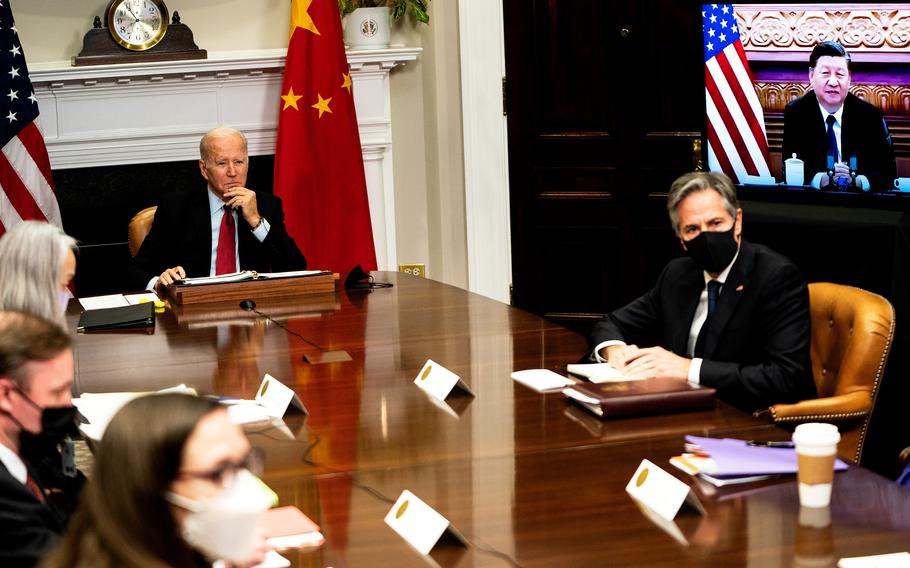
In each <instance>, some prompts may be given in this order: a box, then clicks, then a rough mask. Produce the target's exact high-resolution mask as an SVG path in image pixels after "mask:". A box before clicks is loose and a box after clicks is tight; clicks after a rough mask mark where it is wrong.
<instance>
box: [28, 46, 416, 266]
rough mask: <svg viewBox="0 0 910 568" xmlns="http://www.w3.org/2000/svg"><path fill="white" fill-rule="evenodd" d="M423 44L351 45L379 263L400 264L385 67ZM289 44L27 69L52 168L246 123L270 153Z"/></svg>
mask: <svg viewBox="0 0 910 568" xmlns="http://www.w3.org/2000/svg"><path fill="white" fill-rule="evenodd" d="M420 52H421V49H420V48H406V47H398V48H395V47H393V48H390V49H382V50H370V51H349V52H348V54H347V55H348V63H349V64H350V66H351V78H352V80H353V82H354V102H355V106H356V108H357V121H358V124H359V126H360V140H361V145H362V149H363V156H364V164H365V173H366V177H367V191H368V193H369V200H370V212H371V217H372V222H373V238H374V241H375V244H376V257H377V258H376V260H377V262H378V264H379V268H380V270H387V269H391V270H394V269H395V267H397V254H396V238H395V190H394V183H393V177H392V116H391V105H390V101H389V98H390V89H389V72H390V71H391V70H392V69H393V68H394V67H396V66H398V65H403V64H405V63H406V62H408V61H414V60H416V59H417V56H418V55H419V54H420ZM284 56H285V50H258V51H252V52H220V53H219V52H211V53H210V54H209V59H205V60H190V61H168V62H159V63H141V64H121V65H97V66H88V67H72V66H70V64H69V62H58V63H46V64H38V65H33V66H31V67H30V76H31V79H32V84H33V85H34V88H35V95H36V97H37V98H38V105H39V108H40V116H39V118H38V122H39V125H40V127H41V130H42V132H43V133H44V138H45V142H46V144H47V150H48V154H49V155H50V160H51V167H52V168H53V169H55V170H60V169H67V168H84V167H98V166H115V165H124V164H137V163H158V162H169V161H178V160H195V159H197V158H198V157H199V139H200V137H201V136H202V134H204V133H205V132H206V131H208V130H209V129H211V128H214V127H216V126H219V125H229V126H233V127H235V128H238V129H240V130H242V131H243V132H244V133H245V134H246V135H247V139H248V141H249V153H250V155H254V156H255V155H267V154H274V152H275V139H276V129H277V127H278V108H279V101H280V99H279V97H280V95H281V92H280V91H281V78H282V73H283V71H284Z"/></svg>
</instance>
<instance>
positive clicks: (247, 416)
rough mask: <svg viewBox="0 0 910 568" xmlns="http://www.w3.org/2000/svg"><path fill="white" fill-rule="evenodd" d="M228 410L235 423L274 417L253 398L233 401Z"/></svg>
mask: <svg viewBox="0 0 910 568" xmlns="http://www.w3.org/2000/svg"><path fill="white" fill-rule="evenodd" d="M227 411H228V417H229V418H230V419H231V422H233V423H234V424H257V423H260V422H268V421H270V420H271V419H272V415H271V414H269V411H268V410H266V409H265V407H263V406H262V405H261V404H259V403H258V402H255V401H252V400H245V401H241V402H239V403H232V404H230V405H228V406H227ZM292 437H293V436H292Z"/></svg>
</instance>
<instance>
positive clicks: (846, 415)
mask: <svg viewBox="0 0 910 568" xmlns="http://www.w3.org/2000/svg"><path fill="white" fill-rule="evenodd" d="M809 311H810V314H811V319H812V340H811V347H810V350H811V357H812V376H813V377H814V379H815V386H816V388H817V389H818V398H817V399H813V400H804V401H801V402H797V403H796V404H776V405H774V406H772V407H771V408H770V409H769V411H770V412H771V416H772V417H773V419H774V421H775V422H777V423H792V424H798V423H802V422H830V423H834V424H837V426H838V429H839V430H840V432H841V441H840V444H838V454H840V456H841V457H843V458H845V459H848V460H851V461H852V462H853V463H859V461H860V458H861V457H862V455H863V443H864V442H865V439H866V431H867V429H868V427H869V420H870V418H871V417H872V409H873V408H874V406H875V398H876V396H877V395H878V389H879V385H880V384H881V379H882V373H883V372H884V370H885V362H887V360H888V352H889V350H890V349H891V341H892V339H893V338H894V308H893V307H892V306H891V303H890V302H888V300H886V299H885V298H882V297H881V296H879V295H877V294H873V293H871V292H867V291H865V290H861V289H859V288H853V287H852V286H842V285H839V284H831V283H829V282H817V283H813V284H809Z"/></svg>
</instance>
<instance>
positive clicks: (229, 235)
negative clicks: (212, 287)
mask: <svg viewBox="0 0 910 568" xmlns="http://www.w3.org/2000/svg"><path fill="white" fill-rule="evenodd" d="M230 272H237V245H236V241H235V240H234V214H233V212H232V211H231V208H230V207H228V206H227V205H225V206H224V215H223V216H222V217H221V230H220V231H219V233H218V253H217V255H216V256H215V274H216V275H217V274H228V273H230Z"/></svg>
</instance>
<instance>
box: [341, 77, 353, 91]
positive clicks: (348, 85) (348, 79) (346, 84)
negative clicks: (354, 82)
mask: <svg viewBox="0 0 910 568" xmlns="http://www.w3.org/2000/svg"><path fill="white" fill-rule="evenodd" d="M341 76H342V77H343V78H344V82H342V83H341V88H342V89H347V90H348V94H351V76H350V75H348V74H347V73H342V74H341Z"/></svg>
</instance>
